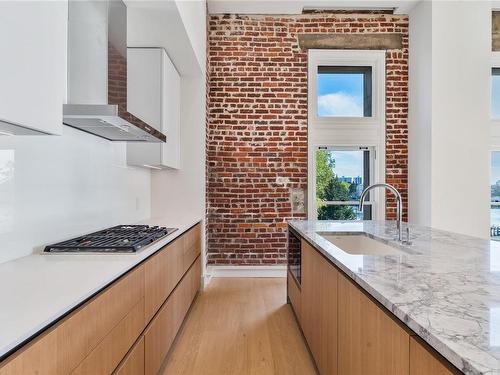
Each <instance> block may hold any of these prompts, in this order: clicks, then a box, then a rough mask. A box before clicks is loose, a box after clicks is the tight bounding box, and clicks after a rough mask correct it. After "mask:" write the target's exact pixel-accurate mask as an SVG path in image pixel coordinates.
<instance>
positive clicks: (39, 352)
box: [0, 267, 144, 375]
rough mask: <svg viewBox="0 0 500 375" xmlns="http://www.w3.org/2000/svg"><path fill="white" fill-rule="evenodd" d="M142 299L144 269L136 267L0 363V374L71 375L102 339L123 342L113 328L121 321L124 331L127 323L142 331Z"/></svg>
mask: <svg viewBox="0 0 500 375" xmlns="http://www.w3.org/2000/svg"><path fill="white" fill-rule="evenodd" d="M143 299H144V269H143V267H138V268H136V269H135V270H134V271H132V272H130V273H129V274H127V275H125V276H124V277H122V278H121V279H120V280H118V281H116V282H115V283H113V284H112V285H111V286H110V287H108V288H107V289H106V290H104V292H101V293H100V294H98V295H97V296H96V297H94V298H93V299H92V300H91V301H89V302H87V303H86V304H85V305H83V306H82V307H80V308H79V309H77V310H76V311H74V312H73V313H71V314H70V315H69V316H68V317H66V318H64V319H63V320H62V321H61V322H60V323H58V324H56V325H55V326H54V327H53V328H50V329H49V330H48V331H47V332H46V333H44V334H43V335H42V336H40V337H39V338H37V339H36V340H34V341H33V342H31V343H30V344H28V345H27V346H26V347H25V348H23V349H22V350H20V351H18V352H16V353H15V354H14V355H13V356H11V357H10V358H9V359H7V360H6V361H5V362H3V363H2V364H0V374H1V375H15V374H23V375H24V374H51V375H52V374H55V375H57V374H70V373H71V372H73V371H74V370H75V369H76V368H77V367H78V366H79V364H80V363H81V362H82V361H83V360H84V359H85V358H86V357H87V356H88V355H91V353H92V352H93V351H94V350H95V349H96V348H97V347H98V346H99V345H98V344H99V343H101V342H102V341H103V340H105V341H106V340H107V339H108V338H109V340H110V341H112V342H117V343H118V342H120V341H121V340H122V337H121V336H120V335H118V332H117V331H116V330H115V329H114V328H115V327H117V325H120V324H121V322H122V321H126V325H127V329H128V324H129V323H130V321H129V320H131V321H133V323H130V324H131V325H134V327H135V328H134V329H135V331H136V332H137V331H139V332H140V329H143V327H144V320H143V317H138V316H137V314H140V312H141V311H143V306H142V305H141V304H142V303H143V302H142V301H143ZM129 317H130V319H128V318H129ZM136 318H137V319H136ZM141 325H142V327H140V326H141ZM139 327H140V329H139ZM136 337H137V336H136ZM132 342H133V341H132ZM126 352H127V350H125V353H126ZM125 353H124V354H125ZM96 355H97V354H96ZM100 355H101V354H99V355H98V356H100ZM120 360H121V358H120Z"/></svg>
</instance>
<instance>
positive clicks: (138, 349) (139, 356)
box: [113, 336, 144, 375]
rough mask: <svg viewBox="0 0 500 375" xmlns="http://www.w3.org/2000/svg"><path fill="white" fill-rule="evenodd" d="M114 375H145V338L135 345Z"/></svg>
mask: <svg viewBox="0 0 500 375" xmlns="http://www.w3.org/2000/svg"><path fill="white" fill-rule="evenodd" d="M113 374H114V375H144V336H141V337H140V339H139V340H138V341H137V342H136V343H135V345H134V347H133V348H132V349H131V350H130V352H129V353H128V354H127V356H126V357H125V358H124V359H123V362H122V363H121V364H120V366H118V368H117V369H116V371H115V372H114V373H113Z"/></svg>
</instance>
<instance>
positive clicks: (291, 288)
mask: <svg viewBox="0 0 500 375" xmlns="http://www.w3.org/2000/svg"><path fill="white" fill-rule="evenodd" d="M287 275H288V276H287V284H288V285H287V288H288V298H289V299H290V303H291V304H292V307H293V311H294V312H295V315H296V316H297V319H298V321H299V322H300V316H301V315H300V314H301V303H300V302H301V297H300V289H299V287H298V286H297V283H296V282H295V280H294V279H293V276H292V274H291V273H290V272H287Z"/></svg>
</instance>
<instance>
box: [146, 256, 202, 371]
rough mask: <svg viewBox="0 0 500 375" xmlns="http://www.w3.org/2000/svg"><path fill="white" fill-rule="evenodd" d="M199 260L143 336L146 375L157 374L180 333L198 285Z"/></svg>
mask: <svg viewBox="0 0 500 375" xmlns="http://www.w3.org/2000/svg"><path fill="white" fill-rule="evenodd" d="M200 258H201V257H198V259H197V260H196V261H195V262H194V264H193V265H192V266H191V268H190V269H189V271H188V272H187V273H186V274H185V275H184V277H183V279H182V281H181V282H180V283H179V284H178V285H177V287H176V288H175V289H174V291H173V292H172V294H171V295H170V296H169V297H168V299H167V301H166V302H165V303H164V305H163V306H161V308H160V310H159V311H158V313H157V314H156V316H155V317H154V318H153V320H152V321H151V323H150V325H149V326H148V327H147V329H146V331H145V333H144V336H145V373H146V374H148V375H151V374H157V373H158V371H159V369H160V368H161V365H162V363H163V361H164V360H165V358H166V356H167V354H168V351H169V350H170V347H171V346H172V343H173V341H174V339H175V336H176V335H177V332H178V331H179V328H180V326H181V324H182V322H183V320H184V317H185V316H186V314H187V312H188V310H189V307H190V306H191V303H192V302H193V300H194V298H195V296H196V294H197V292H198V290H199V288H200V281H201V263H200V262H201V260H200Z"/></svg>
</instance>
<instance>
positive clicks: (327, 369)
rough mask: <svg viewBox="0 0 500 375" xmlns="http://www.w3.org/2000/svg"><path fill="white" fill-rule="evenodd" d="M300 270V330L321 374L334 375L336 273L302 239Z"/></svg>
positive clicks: (335, 361) (335, 357)
mask: <svg viewBox="0 0 500 375" xmlns="http://www.w3.org/2000/svg"><path fill="white" fill-rule="evenodd" d="M301 272H302V282H301V291H302V293H301V298H302V301H301V308H302V309H301V323H302V331H303V332H304V336H305V337H306V340H307V343H308V344H309V348H310V350H311V353H312V355H313V357H314V359H315V361H316V366H317V367H318V370H319V372H320V374H324V375H326V374H328V375H334V374H337V283H338V277H337V276H338V272H337V271H336V269H335V267H334V266H332V265H331V264H330V263H329V262H327V261H326V260H325V259H324V258H323V256H322V255H321V254H319V253H318V252H317V251H316V250H315V249H314V248H312V247H311V246H310V245H309V244H308V243H307V242H306V241H304V240H302V270H301ZM339 374H342V375H344V373H343V372H339Z"/></svg>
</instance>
